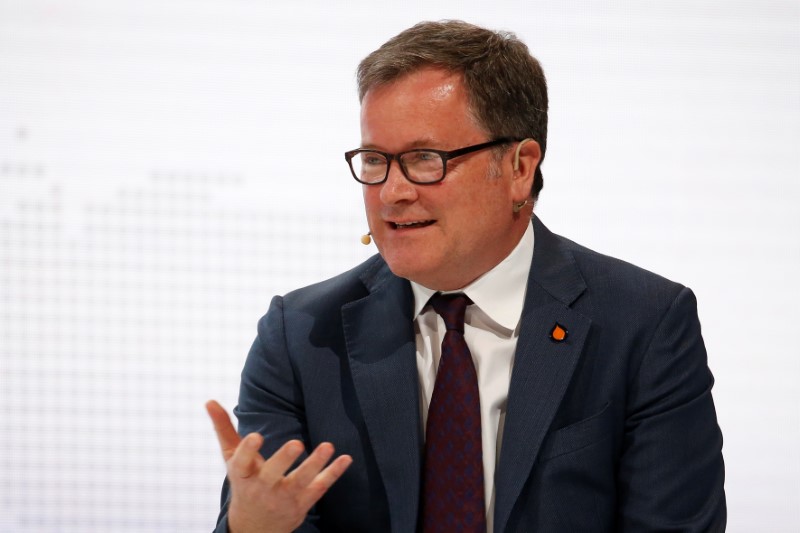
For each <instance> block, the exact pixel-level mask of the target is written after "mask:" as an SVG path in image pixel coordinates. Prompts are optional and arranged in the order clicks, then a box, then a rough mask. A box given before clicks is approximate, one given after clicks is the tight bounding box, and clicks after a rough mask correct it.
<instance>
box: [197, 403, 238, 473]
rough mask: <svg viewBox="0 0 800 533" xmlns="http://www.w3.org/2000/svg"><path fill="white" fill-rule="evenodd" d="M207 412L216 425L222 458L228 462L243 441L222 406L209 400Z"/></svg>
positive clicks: (215, 429)
mask: <svg viewBox="0 0 800 533" xmlns="http://www.w3.org/2000/svg"><path fill="white" fill-rule="evenodd" d="M206 411H207V412H208V416H209V417H211V421H212V422H213V423H214V431H216V433H217V440H219V447H220V448H221V449H222V457H223V458H224V459H225V460H226V461H227V460H228V459H230V458H231V456H233V453H234V452H235V451H236V447H237V446H239V442H241V440H242V439H241V438H240V437H239V434H238V433H237V432H236V429H235V428H234V427H233V424H232V423H231V419H230V417H229V416H228V413H227V411H225V409H223V408H222V406H221V405H220V404H218V403H217V402H216V401H214V400H209V401H208V402H206Z"/></svg>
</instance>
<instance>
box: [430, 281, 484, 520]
mask: <svg viewBox="0 0 800 533" xmlns="http://www.w3.org/2000/svg"><path fill="white" fill-rule="evenodd" d="M430 303H431V305H433V308H434V309H435V310H436V312H437V313H439V315H441V317H442V318H443V319H444V323H445V326H446V327H447V332H446V333H445V335H444V340H443V341H442V357H441V359H440V360H439V369H438V371H437V372H436V384H435V385H434V387H433V396H432V397H431V404H430V408H429V409H428V423H427V427H426V430H425V466H424V474H423V493H422V494H423V501H422V530H423V532H424V533H438V532H447V533H452V532H462V531H463V532H475V533H479V532H480V533H485V531H486V511H485V502H484V495H483V450H482V446H481V402H480V396H479V395H478V376H477V374H476V373H475V365H474V364H473V363H472V356H471V355H470V353H469V348H467V343H466V342H464V312H465V311H466V309H467V305H469V304H471V303H472V302H471V301H470V299H469V298H467V297H466V296H465V295H464V294H447V295H444V294H439V293H437V294H435V295H433V297H432V298H431V301H430Z"/></svg>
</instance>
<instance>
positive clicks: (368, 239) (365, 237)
mask: <svg viewBox="0 0 800 533" xmlns="http://www.w3.org/2000/svg"><path fill="white" fill-rule="evenodd" d="M370 235H372V232H371V231H368V232H367V233H366V234H365V235H362V236H361V244H363V245H364V246H366V245H368V244H369V243H371V242H372V237H370Z"/></svg>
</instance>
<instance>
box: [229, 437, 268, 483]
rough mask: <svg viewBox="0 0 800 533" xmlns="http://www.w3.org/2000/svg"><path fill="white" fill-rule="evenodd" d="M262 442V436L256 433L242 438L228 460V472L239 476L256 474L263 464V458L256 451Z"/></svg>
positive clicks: (246, 476) (245, 476) (244, 476)
mask: <svg viewBox="0 0 800 533" xmlns="http://www.w3.org/2000/svg"><path fill="white" fill-rule="evenodd" d="M263 443H264V437H262V436H261V435H259V434H258V433H250V434H249V435H247V436H246V437H245V438H244V439H242V441H241V442H240V443H239V446H237V447H236V451H235V452H234V453H233V456H232V457H231V458H230V460H229V461H228V474H229V475H231V476H236V477H240V478H248V477H250V476H252V475H253V474H257V473H258V472H259V470H260V469H261V466H262V465H263V464H264V458H263V457H261V454H260V453H258V450H259V449H260V448H261V445H262V444H263Z"/></svg>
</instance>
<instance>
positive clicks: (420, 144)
mask: <svg viewBox="0 0 800 533" xmlns="http://www.w3.org/2000/svg"><path fill="white" fill-rule="evenodd" d="M437 144H439V145H441V144H442V143H441V142H440V141H438V140H436V139H434V138H433V137H422V138H420V139H417V140H415V141H412V142H410V143H408V144H406V145H405V148H404V149H403V150H400V152H404V151H406V150H414V149H416V148H431V149H434V148H433V147H434V146H436V145H437ZM361 148H362V149H365V150H376V151H384V150H382V149H381V148H380V147H379V146H378V145H375V144H362V145H361ZM398 153H399V152H398Z"/></svg>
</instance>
